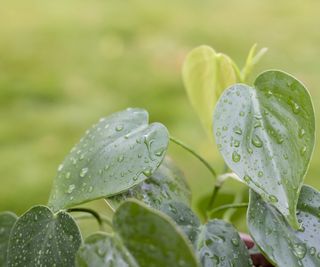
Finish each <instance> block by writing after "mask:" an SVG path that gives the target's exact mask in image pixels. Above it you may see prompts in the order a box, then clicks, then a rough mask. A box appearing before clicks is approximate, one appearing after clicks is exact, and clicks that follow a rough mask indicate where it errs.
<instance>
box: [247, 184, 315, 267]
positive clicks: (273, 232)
mask: <svg viewBox="0 0 320 267" xmlns="http://www.w3.org/2000/svg"><path fill="white" fill-rule="evenodd" d="M297 210H298V212H297V216H298V221H299V223H300V224H301V227H300V229H299V230H297V231H295V230H293V229H292V228H291V227H290V226H289V225H288V223H287V221H286V220H285V218H284V217H283V216H282V215H281V214H280V213H279V212H278V210H276V209H275V208H274V207H273V206H271V205H270V204H267V203H266V202H265V201H263V200H262V198H261V197H260V196H259V195H258V194H257V193H255V192H254V191H252V190H251V192H250V205H249V209H248V214H247V222H248V227H249V231H250V233H251V236H252V237H253V239H254V241H255V242H256V244H257V245H258V246H259V247H260V249H261V250H262V251H263V252H264V254H265V255H267V256H268V258H269V259H270V260H271V261H272V262H273V263H274V264H276V265H277V266H290V267H301V266H305V267H318V266H320V242H319V240H320V192H319V191H317V190H315V189H314V188H312V187H310V186H303V187H302V189H301V194H300V197H299V202H298V208H297Z"/></svg>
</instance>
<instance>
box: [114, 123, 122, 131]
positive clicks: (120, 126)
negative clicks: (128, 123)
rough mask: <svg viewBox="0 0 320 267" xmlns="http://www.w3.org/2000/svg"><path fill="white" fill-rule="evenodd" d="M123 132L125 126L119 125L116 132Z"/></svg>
mask: <svg viewBox="0 0 320 267" xmlns="http://www.w3.org/2000/svg"><path fill="white" fill-rule="evenodd" d="M122 130H123V125H122V124H119V125H117V126H116V131H117V132H120V131H122Z"/></svg>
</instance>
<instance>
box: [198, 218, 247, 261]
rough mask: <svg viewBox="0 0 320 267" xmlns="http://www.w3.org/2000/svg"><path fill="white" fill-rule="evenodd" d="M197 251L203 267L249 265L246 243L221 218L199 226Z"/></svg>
mask: <svg viewBox="0 0 320 267" xmlns="http://www.w3.org/2000/svg"><path fill="white" fill-rule="evenodd" d="M197 251H198V255H199V258H200V261H201V263H202V266H203V267H211V266H216V267H222V266H223V267H233V266H241V267H251V266H252V262H251V259H250V255H249V252H248V250H247V248H246V245H245V244H244V242H243V241H242V240H241V238H240V236H239V234H238V232H237V230H236V229H235V228H234V227H233V226H232V225H231V224H230V223H227V222H225V221H223V220H217V219H214V220H210V221H209V222H208V223H206V224H205V225H203V226H202V227H201V232H200V234H199V237H198V240H197Z"/></svg>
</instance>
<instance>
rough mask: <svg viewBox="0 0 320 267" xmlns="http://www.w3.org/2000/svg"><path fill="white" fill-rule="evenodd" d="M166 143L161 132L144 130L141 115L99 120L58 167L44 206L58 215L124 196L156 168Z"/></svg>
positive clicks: (132, 112)
mask: <svg viewBox="0 0 320 267" xmlns="http://www.w3.org/2000/svg"><path fill="white" fill-rule="evenodd" d="M168 142H169V137H168V132H167V129H166V128H165V127H164V126H163V125H162V124H160V123H152V124H150V125H149V124H148V113H147V112H146V111H145V110H142V109H127V110H124V111H121V112H118V113H114V114H113V115H111V116H109V117H107V118H104V119H101V120H100V121H99V122H98V123H97V124H96V125H94V126H93V127H92V128H91V129H90V130H88V131H87V132H86V135H85V136H84V137H83V138H82V139H81V141H80V143H79V144H77V145H76V146H75V147H74V148H73V149H72V150H71V152H70V154H69V155H68V156H67V157H66V159H65V160H64V162H63V163H62V164H61V165H60V167H59V169H58V175H57V177H56V178H55V180H54V183H53V188H52V192H51V196H50V200H49V205H50V206H51V207H53V209H54V210H59V209H61V208H65V207H70V206H74V205H77V204H80V203H83V202H86V201H90V200H93V199H97V198H102V197H108V196H112V195H115V194H118V193H121V192H123V191H126V190H127V189H129V188H131V187H133V186H135V185H137V184H139V183H140V182H142V181H144V180H145V179H147V178H148V177H149V176H150V175H151V174H152V173H153V172H154V171H155V170H156V169H157V168H158V166H159V165H160V163H161V162H162V160H163V158H164V155H165V151H166V149H167V146H168Z"/></svg>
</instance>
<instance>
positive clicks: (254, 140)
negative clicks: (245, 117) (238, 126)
mask: <svg viewBox="0 0 320 267" xmlns="http://www.w3.org/2000/svg"><path fill="white" fill-rule="evenodd" d="M251 141H252V144H253V145H254V146H255V147H262V145H263V142H262V141H261V139H260V137H259V136H258V135H254V136H253V138H252V140H251Z"/></svg>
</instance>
